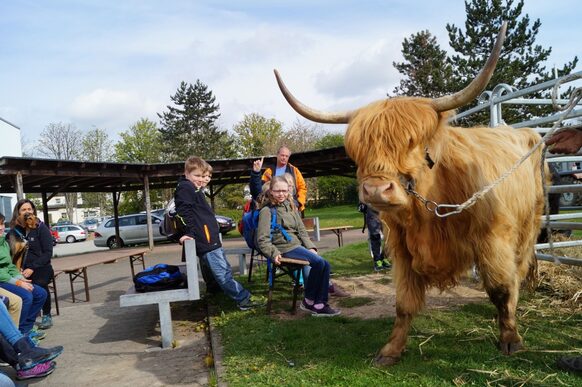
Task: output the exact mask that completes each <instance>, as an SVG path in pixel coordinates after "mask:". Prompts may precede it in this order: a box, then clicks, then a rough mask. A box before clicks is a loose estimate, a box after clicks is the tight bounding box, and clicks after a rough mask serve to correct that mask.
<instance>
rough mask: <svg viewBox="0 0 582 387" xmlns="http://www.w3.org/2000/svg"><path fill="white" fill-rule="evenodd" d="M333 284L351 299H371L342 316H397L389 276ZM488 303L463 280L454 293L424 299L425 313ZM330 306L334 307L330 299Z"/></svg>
mask: <svg viewBox="0 0 582 387" xmlns="http://www.w3.org/2000/svg"><path fill="white" fill-rule="evenodd" d="M333 282H334V283H335V284H336V285H339V286H340V287H341V288H342V289H344V290H346V291H347V292H349V293H350V295H351V297H364V298H367V299H370V301H369V302H368V303H366V304H365V305H360V306H354V307H342V308H341V310H342V315H343V316H347V317H358V318H362V319H369V318H381V317H393V316H396V288H395V287H394V284H393V283H392V278H391V275H390V273H375V274H369V275H365V276H360V277H348V278H334V280H333ZM484 300H487V295H486V294H485V292H484V291H482V290H481V289H480V284H478V283H476V282H474V281H471V280H466V281H463V283H462V284H461V285H459V286H457V287H455V288H453V289H450V290H447V291H444V292H440V291H439V290H438V289H430V290H429V291H428V292H427V295H426V307H425V308H426V309H446V308H450V307H452V306H457V305H463V304H468V303H471V302H480V301H484ZM331 303H332V304H337V302H336V300H335V299H333V298H332V299H331Z"/></svg>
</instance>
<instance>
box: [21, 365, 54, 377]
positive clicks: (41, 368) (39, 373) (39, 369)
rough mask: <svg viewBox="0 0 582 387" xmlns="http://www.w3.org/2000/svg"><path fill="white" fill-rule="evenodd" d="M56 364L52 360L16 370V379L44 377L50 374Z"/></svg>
mask: <svg viewBox="0 0 582 387" xmlns="http://www.w3.org/2000/svg"><path fill="white" fill-rule="evenodd" d="M56 365H57V363H55V362H54V361H47V362H44V363H40V364H37V365H35V366H34V367H32V368H29V369H27V370H20V371H16V380H24V379H32V378H44V377H45V376H47V375H50V374H52V372H53V371H54V370H55V367H56Z"/></svg>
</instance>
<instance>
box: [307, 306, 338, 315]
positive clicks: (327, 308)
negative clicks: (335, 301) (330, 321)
mask: <svg viewBox="0 0 582 387" xmlns="http://www.w3.org/2000/svg"><path fill="white" fill-rule="evenodd" d="M311 311H312V313H311V315H312V316H313V317H333V316H339V315H340V314H341V312H340V311H339V310H337V309H332V308H331V306H329V305H328V304H325V306H324V307H323V308H321V309H316V308H315V307H313V308H312V309H311Z"/></svg>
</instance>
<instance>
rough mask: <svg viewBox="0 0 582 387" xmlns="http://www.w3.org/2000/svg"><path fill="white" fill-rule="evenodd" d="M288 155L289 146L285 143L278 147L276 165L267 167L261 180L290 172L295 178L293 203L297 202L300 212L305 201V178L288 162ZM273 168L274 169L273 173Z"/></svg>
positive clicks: (303, 207) (289, 155) (264, 180)
mask: <svg viewBox="0 0 582 387" xmlns="http://www.w3.org/2000/svg"><path fill="white" fill-rule="evenodd" d="M289 157H291V151H290V150H289V148H287V147H286V146H285V145H282V146H281V147H279V150H278V151H277V165H276V166H272V167H267V169H265V172H264V173H263V177H262V180H263V182H267V181H269V180H271V176H273V175H274V176H282V175H284V174H285V173H289V174H291V176H293V178H294V179H295V194H294V195H293V199H295V204H297V208H298V210H299V212H302V211H303V210H304V209H305V203H306V201H307V185H305V180H304V179H303V175H301V172H300V171H299V169H298V168H297V167H294V166H293V165H292V164H291V163H289ZM273 170H274V171H275V173H274V174H273Z"/></svg>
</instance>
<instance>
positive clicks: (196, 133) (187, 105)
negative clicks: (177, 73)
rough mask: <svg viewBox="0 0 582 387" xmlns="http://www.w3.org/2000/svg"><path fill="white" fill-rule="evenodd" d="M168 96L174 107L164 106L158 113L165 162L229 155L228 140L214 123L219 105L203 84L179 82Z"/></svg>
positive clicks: (224, 132)
mask: <svg viewBox="0 0 582 387" xmlns="http://www.w3.org/2000/svg"><path fill="white" fill-rule="evenodd" d="M170 99H171V100H172V102H173V103H174V106H170V105H168V106H167V109H168V111H166V112H164V113H162V114H158V116H159V117H160V124H161V128H160V129H159V131H160V134H161V135H162V141H163V144H164V150H165V153H166V155H167V157H168V160H167V161H182V160H185V159H186V158H187V157H188V156H191V155H196V156H200V157H202V158H205V159H214V158H220V157H224V156H228V155H229V153H230V151H231V150H230V145H231V140H230V138H229V136H228V134H227V132H226V131H223V130H220V128H219V127H218V125H217V120H218V118H219V117H220V113H219V109H220V106H219V104H217V103H216V98H215V97H214V95H213V93H212V91H211V90H209V89H208V86H207V85H205V84H204V83H202V82H201V81H200V80H196V83H195V84H194V85H192V84H189V83H186V82H184V81H182V82H181V83H180V87H179V88H178V90H177V91H176V94H174V95H173V96H171V97H170Z"/></svg>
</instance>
